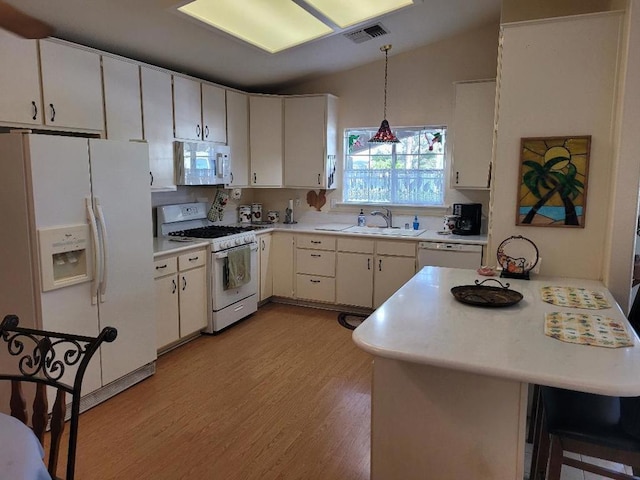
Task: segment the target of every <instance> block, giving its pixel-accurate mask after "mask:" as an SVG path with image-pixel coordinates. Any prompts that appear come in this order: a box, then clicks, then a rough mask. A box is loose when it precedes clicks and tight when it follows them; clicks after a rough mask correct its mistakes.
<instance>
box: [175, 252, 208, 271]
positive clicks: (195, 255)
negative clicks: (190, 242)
mask: <svg viewBox="0 0 640 480" xmlns="http://www.w3.org/2000/svg"><path fill="white" fill-rule="evenodd" d="M206 260H207V251H206V250H194V251H193V252H189V253H183V254H182V255H180V256H179V257H178V268H179V269H180V271H183V270H188V269H190V268H195V267H201V266H202V265H205V263H206Z"/></svg>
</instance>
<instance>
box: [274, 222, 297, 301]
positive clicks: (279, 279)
mask: <svg viewBox="0 0 640 480" xmlns="http://www.w3.org/2000/svg"><path fill="white" fill-rule="evenodd" d="M294 251H295V244H294V241H293V234H291V233H279V232H275V233H274V234H273V236H272V238H271V255H270V256H271V268H272V272H273V274H272V276H273V294H274V295H276V296H278V297H286V298H293V296H294V288H293V282H294V273H293V272H294V254H293V252H294Z"/></svg>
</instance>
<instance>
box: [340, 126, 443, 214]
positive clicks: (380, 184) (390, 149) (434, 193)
mask: <svg viewBox="0 0 640 480" xmlns="http://www.w3.org/2000/svg"><path fill="white" fill-rule="evenodd" d="M376 131H377V128H371V127H364V128H347V129H345V131H344V136H343V137H344V149H343V152H344V158H343V171H342V173H343V176H342V204H343V205H394V206H402V205H406V206H411V207H442V206H444V205H445V203H444V202H445V195H446V184H447V182H446V178H447V177H446V172H447V170H446V165H447V164H446V150H447V149H446V136H447V127H446V126H443V125H437V126H433V125H430V126H419V127H401V128H396V129H394V133H396V135H397V136H398V139H399V140H400V141H401V143H400V144H380V143H368V142H367V140H368V139H369V138H370V137H371V136H373V134H375V133H376ZM410 132H420V134H419V135H417V136H416V135H408V134H409V133H410ZM435 132H438V133H440V141H435V142H434V141H432V140H433V138H434V133H435ZM355 135H358V139H357V140H355V141H354V136H355ZM409 136H412V137H413V138H414V142H413V143H412V144H410V145H407V143H406V142H404V140H405V139H406V138H408V137H409ZM415 139H417V140H418V144H416V143H415ZM353 145H356V146H355V147H354V146H353ZM430 145H431V146H432V147H433V150H429V146H430ZM405 149H411V152H405V151H404V150H405ZM353 152H357V153H355V154H353ZM389 156H391V159H390V166H389V168H375V167H374V165H373V164H374V163H375V162H376V160H378V161H381V162H384V161H386V162H388V161H389V159H388V158H387V159H386V160H385V157H389ZM361 161H366V162H367V163H366V165H368V168H362V165H361V168H356V167H354V163H355V162H358V163H361ZM407 161H412V162H413V164H414V165H416V162H417V168H406V163H405V162H407ZM403 165H405V167H403ZM372 167H374V168H372ZM416 186H417V187H418V189H417V190H416V188H415V187H416ZM350 196H351V198H349V197H350Z"/></svg>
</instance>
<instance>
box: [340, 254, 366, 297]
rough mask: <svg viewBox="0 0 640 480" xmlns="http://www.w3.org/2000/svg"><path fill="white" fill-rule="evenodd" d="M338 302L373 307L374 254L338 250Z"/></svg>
mask: <svg viewBox="0 0 640 480" xmlns="http://www.w3.org/2000/svg"><path fill="white" fill-rule="evenodd" d="M337 255H338V261H337V262H336V303H338V304H341V305H355V306H358V307H366V308H371V305H372V302H373V255H367V254H362V253H343V252H338V254H337Z"/></svg>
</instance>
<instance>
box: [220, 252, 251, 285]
mask: <svg viewBox="0 0 640 480" xmlns="http://www.w3.org/2000/svg"><path fill="white" fill-rule="evenodd" d="M250 253H251V248H250V247H249V246H248V245H246V246H244V247H239V248H234V249H232V250H229V253H227V258H225V259H224V273H223V277H224V279H223V280H224V289H225V290H229V289H231V288H238V287H241V286H242V285H244V284H245V283H248V282H249V281H250V280H251V256H250Z"/></svg>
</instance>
